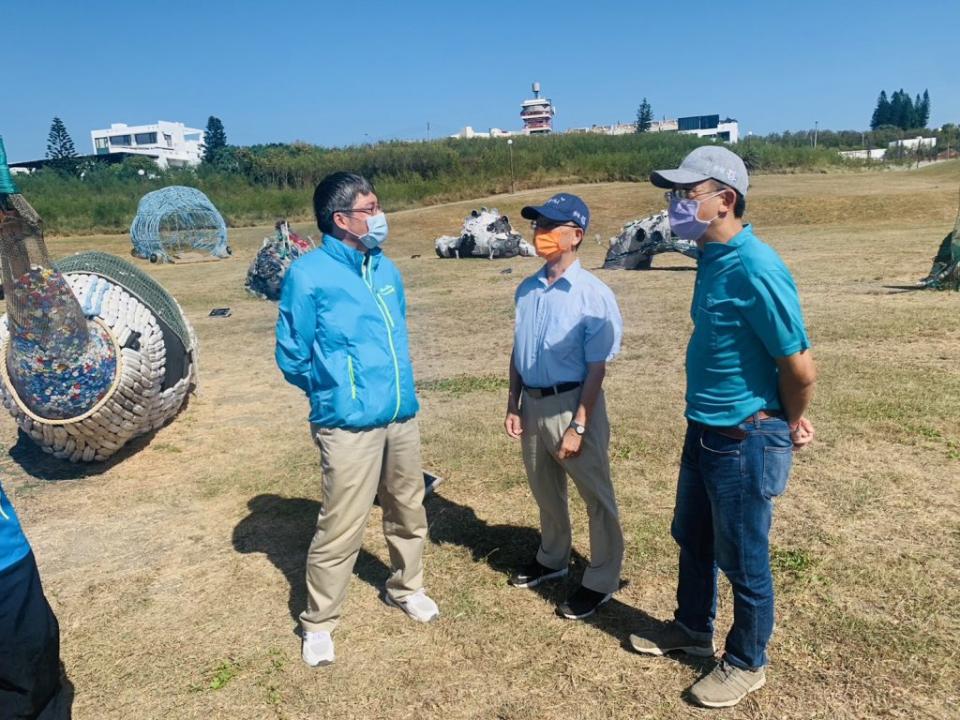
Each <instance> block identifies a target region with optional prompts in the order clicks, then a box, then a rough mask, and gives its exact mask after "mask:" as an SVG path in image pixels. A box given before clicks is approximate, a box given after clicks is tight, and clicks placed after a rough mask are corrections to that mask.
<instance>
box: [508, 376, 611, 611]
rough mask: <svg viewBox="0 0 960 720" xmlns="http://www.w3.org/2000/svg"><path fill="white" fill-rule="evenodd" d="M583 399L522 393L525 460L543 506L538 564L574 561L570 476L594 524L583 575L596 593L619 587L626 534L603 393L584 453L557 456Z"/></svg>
mask: <svg viewBox="0 0 960 720" xmlns="http://www.w3.org/2000/svg"><path fill="white" fill-rule="evenodd" d="M579 403H580V393H579V392H577V391H571V392H565V393H558V394H557V395H551V396H549V397H545V398H540V399H537V398H534V397H532V396H530V395H529V394H528V393H526V392H524V393H523V399H522V402H521V413H522V420H523V435H522V436H521V438H522V441H521V445H522V447H523V464H524V466H525V467H526V470H527V480H528V481H529V483H530V490H531V491H532V492H533V497H534V498H535V499H536V501H537V505H538V506H539V507H540V534H541V540H540V549H539V550H538V551H537V562H539V563H540V564H541V565H545V566H546V567H549V568H554V569H560V568H565V567H567V565H568V564H569V562H570V550H571V545H572V538H571V534H570V513H569V510H568V507H567V475H568V474H569V476H570V477H571V478H573V482H574V484H575V485H576V486H577V491H578V492H579V493H580V497H582V498H583V500H584V502H585V503H586V504H587V517H588V518H589V522H590V565H589V566H588V567H587V570H586V572H585V573H584V574H583V585H584V587H586V588H589V589H590V590H595V591H597V592H601V593H612V592H614V591H616V590H617V589H618V588H619V586H620V568H621V565H622V563H623V532H622V531H621V529H620V520H619V517H618V512H617V501H616V498H615V497H614V492H613V481H612V479H611V477H610V456H609V453H608V449H609V445H610V423H609V422H608V420H607V408H606V403H605V402H604V398H603V393H601V394H600V397H599V398H598V399H597V404H596V405H595V406H594V409H593V414H592V416H591V417H590V424H589V426H588V427H587V432H586V434H584V436H583V444H582V446H581V447H582V450H581V453H580V455H578V456H577V457H575V458H567V459H566V460H559V459H558V458H557V450H558V448H559V447H560V440H561V438H562V437H563V434H564V432H566V430H567V428H568V427H569V426H570V422H571V421H572V420H573V415H574V413H575V412H576V411H577V406H578V405H579Z"/></svg>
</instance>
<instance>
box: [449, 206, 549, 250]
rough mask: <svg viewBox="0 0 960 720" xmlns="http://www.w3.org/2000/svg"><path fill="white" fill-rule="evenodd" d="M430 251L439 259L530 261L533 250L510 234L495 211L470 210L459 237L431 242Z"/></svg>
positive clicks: (504, 220)
mask: <svg viewBox="0 0 960 720" xmlns="http://www.w3.org/2000/svg"><path fill="white" fill-rule="evenodd" d="M434 249H435V250H436V251H437V255H438V256H439V257H442V258H467V257H480V258H488V259H490V260H493V259H494V258H511V257H516V256H517V255H523V256H528V257H532V256H534V255H536V254H537V252H536V250H535V249H534V247H533V246H532V245H531V244H530V243H528V242H527V241H526V240H524V239H523V236H522V235H521V234H520V233H518V232H516V231H514V229H513V227H512V226H511V225H510V219H509V218H508V217H507V216H506V215H501V214H500V211H499V210H497V209H496V208H491V209H489V210H488V209H487V208H480V209H479V210H473V211H471V212H470V214H469V215H467V217H466V219H465V220H464V221H463V227H462V228H461V230H460V234H459V235H457V236H456V237H454V236H453V235H443V236H441V237H438V238H437V239H436V240H435V241H434Z"/></svg>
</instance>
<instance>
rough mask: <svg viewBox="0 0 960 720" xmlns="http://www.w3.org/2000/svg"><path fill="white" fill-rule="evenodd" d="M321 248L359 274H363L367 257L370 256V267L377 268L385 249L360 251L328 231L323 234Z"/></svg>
mask: <svg viewBox="0 0 960 720" xmlns="http://www.w3.org/2000/svg"><path fill="white" fill-rule="evenodd" d="M320 249H321V250H323V252H325V253H327V255H329V256H330V257H332V258H333V259H334V260H336V261H337V262H338V263H340V264H341V265H346V266H347V267H349V268H352V269H353V270H354V271H355V272H356V273H357V275H362V274H363V263H364V260H366V259H367V257H369V258H370V268H371V269H373V270H376V269H377V266H378V265H379V264H380V256H381V255H383V250H381V249H380V248H374V249H373V250H368V251H367V252H366V253H362V252H358V251H357V250H354V249H353V248H352V247H349V246H348V245H345V244H344V243H343V242H342V241H341V240H339V239H337V238H335V237H333V235H327V234H326V233H324V235H323V244H322V245H321V246H320Z"/></svg>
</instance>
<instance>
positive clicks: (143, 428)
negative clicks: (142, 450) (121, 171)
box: [0, 141, 197, 462]
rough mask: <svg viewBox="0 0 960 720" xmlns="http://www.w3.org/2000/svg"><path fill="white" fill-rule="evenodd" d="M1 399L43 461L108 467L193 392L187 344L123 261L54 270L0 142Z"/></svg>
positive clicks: (172, 315)
mask: <svg viewBox="0 0 960 720" xmlns="http://www.w3.org/2000/svg"><path fill="white" fill-rule="evenodd" d="M0 250H2V260H0V265H2V274H3V280H4V285H5V286H6V288H7V298H6V305H7V313H6V315H4V316H3V317H2V318H0V400H2V402H3V405H4V407H5V408H6V409H7V411H8V412H9V413H10V414H11V415H12V416H13V418H14V419H15V420H16V422H17V425H18V426H19V428H20V429H21V430H22V431H23V432H24V433H26V434H27V435H29V436H30V437H31V438H32V439H33V440H34V441H35V442H36V443H37V444H38V445H39V446H40V447H41V448H42V449H43V450H44V451H45V452H48V453H51V454H53V455H54V456H56V457H58V458H63V459H68V460H71V461H73V462H77V461H88V462H89V461H94V460H106V459H107V458H109V457H110V456H111V455H113V454H114V453H115V452H117V450H119V449H120V448H121V447H122V446H123V445H124V444H125V443H126V442H127V441H128V440H130V439H131V438H133V437H135V436H137V435H141V434H144V433H147V432H150V431H151V430H156V429H158V428H160V427H161V426H162V425H163V424H164V423H166V422H167V421H168V420H170V419H171V418H173V417H174V416H175V415H176V414H177V412H179V410H180V408H181V407H182V406H183V403H184V400H185V398H186V396H187V393H188V392H189V391H190V390H192V389H193V388H195V387H196V383H197V361H196V352H197V341H196V336H195V335H194V332H193V329H192V328H191V326H190V324H189V323H188V322H187V319H186V318H185V317H184V315H183V312H182V310H181V309H180V306H179V305H178V304H177V302H176V301H175V300H174V299H173V298H172V297H171V296H170V295H169V294H168V293H167V292H166V291H165V290H164V289H163V288H162V287H161V286H160V285H159V284H158V283H157V282H156V281H155V280H153V279H152V278H151V277H150V276H149V275H147V274H146V273H144V272H143V271H141V270H139V269H138V268H136V267H134V266H133V265H131V264H130V263H129V262H126V261H124V260H121V259H120V258H117V257H114V256H112V255H107V254H105V253H99V252H89V253H81V254H78V255H73V256H71V257H68V258H66V259H64V260H62V261H60V262H58V263H56V264H54V263H52V262H51V260H50V256H49V255H48V253H47V247H46V244H45V242H44V239H43V224H42V221H41V220H40V217H39V216H38V215H37V213H36V211H35V210H34V209H33V208H32V207H31V206H30V204H29V203H28V202H27V201H26V199H25V198H24V197H23V196H22V195H20V194H19V192H18V191H17V188H16V186H15V185H14V183H13V179H12V178H11V177H10V173H9V171H8V169H7V165H6V158H5V156H4V155H3V147H2V141H0Z"/></svg>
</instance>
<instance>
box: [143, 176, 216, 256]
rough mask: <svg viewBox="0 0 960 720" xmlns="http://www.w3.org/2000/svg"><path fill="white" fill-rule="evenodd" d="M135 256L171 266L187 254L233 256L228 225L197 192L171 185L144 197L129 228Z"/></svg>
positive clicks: (200, 193)
mask: <svg viewBox="0 0 960 720" xmlns="http://www.w3.org/2000/svg"><path fill="white" fill-rule="evenodd" d="M130 238H131V240H132V242H133V254H134V255H136V256H138V257H141V258H145V259H147V260H150V261H151V262H172V261H173V260H174V259H175V258H176V257H177V256H178V255H179V254H181V253H184V252H206V253H209V254H210V255H211V256H213V257H215V258H225V257H227V256H228V255H229V254H230V247H229V245H227V225H226V223H225V222H224V220H223V216H222V215H221V214H220V212H219V211H218V210H217V208H216V207H215V206H214V204H213V203H212V202H210V199H209V198H208V197H207V196H206V195H204V194H203V193H202V192H200V191H199V190H197V189H196V188H191V187H184V186H182V185H171V186H170V187H165V188H162V189H160V190H154V191H153V192H149V193H147V194H146V195H144V196H143V197H142V198H141V199H140V204H139V205H138V206H137V214H136V217H134V218H133V224H132V225H131V226H130Z"/></svg>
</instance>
